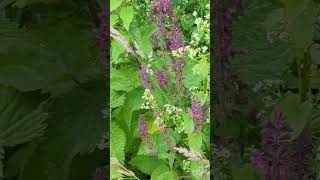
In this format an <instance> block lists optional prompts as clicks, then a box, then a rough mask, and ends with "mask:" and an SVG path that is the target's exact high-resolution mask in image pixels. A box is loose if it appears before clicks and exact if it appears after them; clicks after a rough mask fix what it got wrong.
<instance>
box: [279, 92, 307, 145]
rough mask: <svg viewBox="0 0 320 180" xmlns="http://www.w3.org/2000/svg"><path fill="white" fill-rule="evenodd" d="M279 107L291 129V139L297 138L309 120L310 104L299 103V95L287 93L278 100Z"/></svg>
mask: <svg viewBox="0 0 320 180" xmlns="http://www.w3.org/2000/svg"><path fill="white" fill-rule="evenodd" d="M279 106H280V107H281V108H282V109H283V111H284V113H285V115H286V120H287V121H288V122H289V124H290V126H291V128H292V129H293V139H295V138H297V137H298V136H299V134H300V133H301V131H302V130H303V128H304V126H305V124H306V122H307V121H308V119H309V118H310V113H311V111H312V103H311V102H310V101H305V102H302V103H300V97H299V95H298V94H293V93H290V92H289V93H287V94H286V95H285V96H284V97H283V98H282V99H281V100H280V102H279Z"/></svg>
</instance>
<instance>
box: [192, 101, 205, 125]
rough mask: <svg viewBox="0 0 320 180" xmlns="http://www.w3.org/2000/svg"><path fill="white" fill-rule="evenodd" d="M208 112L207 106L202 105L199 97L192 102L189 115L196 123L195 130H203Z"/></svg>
mask: <svg viewBox="0 0 320 180" xmlns="http://www.w3.org/2000/svg"><path fill="white" fill-rule="evenodd" d="M206 110H207V107H206V105H201V101H200V99H199V97H196V98H195V99H194V100H193V101H192V106H191V109H190V110H189V113H190V115H191V117H192V119H193V121H194V122H195V130H199V129H201V127H202V124H203V122H204V121H205V120H206V118H207V117H206Z"/></svg>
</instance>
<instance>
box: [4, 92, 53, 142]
mask: <svg viewBox="0 0 320 180" xmlns="http://www.w3.org/2000/svg"><path fill="white" fill-rule="evenodd" d="M45 106H46V104H45V103H42V104H40V105H39V106H38V107H36V108H35V109H34V106H33V105H30V104H28V103H27V101H26V100H25V99H24V98H23V96H22V94H21V93H19V92H17V91H16V90H14V89H11V88H6V87H3V86H0V112H1V113H0V146H2V147H13V146H16V145H18V144H22V143H26V142H29V141H31V140H33V139H35V138H38V137H41V136H42V135H43V134H44V132H45V129H46V127H47V125H46V124H45V121H46V119H47V118H48V114H47V113H46V111H45Z"/></svg>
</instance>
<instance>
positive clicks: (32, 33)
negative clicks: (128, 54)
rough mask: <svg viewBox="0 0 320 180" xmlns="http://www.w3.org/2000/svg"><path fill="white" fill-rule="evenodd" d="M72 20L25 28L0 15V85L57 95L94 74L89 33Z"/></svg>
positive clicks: (94, 51) (93, 50) (94, 53)
mask: <svg viewBox="0 0 320 180" xmlns="http://www.w3.org/2000/svg"><path fill="white" fill-rule="evenodd" d="M75 21H76V20H73V21H71V20H68V21H61V22H59V23H53V24H52V25H51V24H50V25H47V26H35V27H33V28H30V29H28V31H26V30H24V29H22V30H21V29H18V28H17V25H16V24H14V23H12V22H9V21H8V20H5V19H3V18H1V17H0V24H1V25H0V39H1V43H0V59H1V62H0V84H3V85H6V86H12V87H14V88H16V89H18V90H20V91H31V90H38V89H41V90H42V91H43V92H44V93H47V92H50V93H51V95H53V96H57V95H61V94H63V93H66V92H68V91H70V90H71V89H72V88H75V87H76V86H78V84H77V83H76V82H80V83H84V82H87V81H88V80H89V79H92V78H93V77H96V75H98V73H99V71H100V70H99V66H100V65H99V63H97V61H96V60H95V59H98V55H99V54H98V53H97V52H98V50H97V48H95V47H94V43H93V42H92V34H91V33H92V32H90V31H88V30H81V28H82V25H81V23H80V24H77V23H76V22H75ZM66 35H67V36H68V38H65V37H66ZM88 42H92V43H88ZM6 77H10V78H6Z"/></svg>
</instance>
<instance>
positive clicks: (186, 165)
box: [182, 160, 191, 173]
mask: <svg viewBox="0 0 320 180" xmlns="http://www.w3.org/2000/svg"><path fill="white" fill-rule="evenodd" d="M182 169H183V170H184V171H185V172H187V173H189V172H191V166H190V161H189V160H183V161H182Z"/></svg>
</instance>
